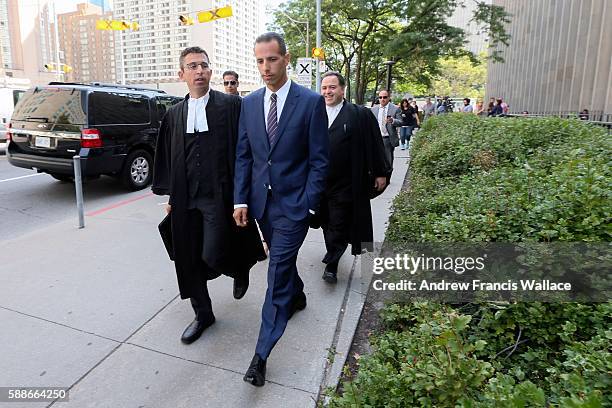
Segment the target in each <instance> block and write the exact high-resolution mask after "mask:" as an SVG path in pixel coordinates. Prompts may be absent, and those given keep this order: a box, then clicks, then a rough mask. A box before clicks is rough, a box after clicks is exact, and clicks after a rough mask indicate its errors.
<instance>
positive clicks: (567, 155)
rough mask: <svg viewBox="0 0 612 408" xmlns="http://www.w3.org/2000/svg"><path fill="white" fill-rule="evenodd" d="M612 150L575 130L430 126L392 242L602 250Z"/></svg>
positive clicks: (514, 123)
mask: <svg viewBox="0 0 612 408" xmlns="http://www.w3.org/2000/svg"><path fill="white" fill-rule="evenodd" d="M611 147H612V143H611V140H610V138H609V137H608V136H607V134H606V132H605V130H603V129H601V128H599V127H595V126H592V125H588V124H585V123H584V122H581V121H578V120H567V119H557V118H550V119H523V118H521V119H507V118H499V119H495V118H479V117H476V116H475V115H463V114H453V115H445V116H441V117H434V118H432V119H430V120H429V121H427V122H426V123H425V124H424V127H423V130H422V131H421V132H419V133H418V135H417V136H416V138H415V145H414V152H413V155H412V156H413V158H412V161H411V176H410V177H411V181H412V183H411V190H410V191H406V192H403V193H401V194H400V195H399V196H398V197H397V199H396V200H395V203H394V215H393V216H392V217H391V222H390V226H389V230H388V232H387V233H388V235H387V236H388V238H389V239H390V240H391V241H394V242H402V241H405V242H431V241H448V242H469V241H471V242H486V241H502V242H518V241H533V240H535V241H573V242H577V241H603V242H605V241H610V238H611V233H612V230H611V227H610V225H611V220H612V215H611V211H610V202H612V200H611V199H612V193H611V191H610V182H609V180H611V179H612V172H611V169H612V167H611V166H610V159H609V157H610V155H609V152H610V150H611Z"/></svg>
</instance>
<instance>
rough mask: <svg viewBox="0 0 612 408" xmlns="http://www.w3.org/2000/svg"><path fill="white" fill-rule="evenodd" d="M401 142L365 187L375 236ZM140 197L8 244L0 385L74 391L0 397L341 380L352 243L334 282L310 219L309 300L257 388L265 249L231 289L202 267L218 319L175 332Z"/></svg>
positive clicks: (186, 392)
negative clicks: (250, 376) (372, 190)
mask: <svg viewBox="0 0 612 408" xmlns="http://www.w3.org/2000/svg"><path fill="white" fill-rule="evenodd" d="M406 156H407V155H406V153H405V152H404V151H400V150H399V149H397V150H396V159H395V163H394V164H395V171H394V174H393V179H392V182H391V185H390V186H389V188H388V189H387V191H385V193H384V194H383V195H382V196H380V197H378V198H377V199H376V200H374V201H372V205H373V216H374V229H375V231H374V234H375V241H381V240H382V239H383V238H384V232H385V230H386V222H387V219H388V216H389V206H390V203H391V200H392V199H393V197H394V196H395V195H396V194H397V192H398V191H399V189H400V188H401V185H402V182H403V179H404V175H405V173H406V169H407V164H406ZM141 197H142V198H141V199H137V200H135V201H131V202H129V203H125V205H122V206H118V207H116V208H110V209H108V211H105V212H101V213H98V214H96V215H93V216H88V217H86V220H85V222H86V227H85V229H83V230H78V229H77V228H76V227H75V225H76V217H75V220H74V221H72V222H65V223H61V224H56V225H54V226H52V227H49V228H46V229H41V230H38V231H36V232H34V233H32V234H29V235H27V236H23V237H21V238H19V239H17V240H13V241H10V242H5V243H4V244H3V248H2V250H1V251H0V320H1V321H2V330H1V331H0V344H1V345H2V352H1V353H0V367H1V369H0V387H2V386H15V387H43V386H47V387H49V386H55V387H59V386H62V387H70V399H69V401H68V402H57V403H54V404H53V403H51V404H50V403H44V402H38V403H22V404H21V403H2V402H0V407H4V406H7V407H10V408H17V407H28V408H29V407H45V406H54V407H64V406H66V407H78V408H82V407H113V408H114V407H134V408H136V407H143V408H144V407H160V408H161V407H164V408H165V407H177V408H178V407H287V406H291V407H314V406H315V404H316V400H317V398H318V396H319V393H320V392H321V391H322V390H324V389H325V388H326V387H328V386H333V385H335V384H336V383H337V381H338V378H339V375H340V374H341V369H342V365H343V364H344V361H345V359H346V357H347V353H348V350H349V348H350V344H351V341H352V338H353V334H354V332H355V328H356V326H357V322H358V320H359V315H360V313H361V308H362V306H363V302H364V300H365V294H366V292H367V285H368V284H369V276H362V274H361V272H360V270H359V262H358V261H355V262H354V258H353V257H352V256H350V253H349V252H350V250H349V251H347V253H346V254H345V255H344V257H343V258H342V260H341V263H340V267H339V277H338V284H337V285H335V286H331V285H329V284H326V283H325V282H324V281H323V280H322V279H321V274H322V271H323V266H324V265H323V264H322V263H321V259H322V257H323V255H324V244H323V237H322V233H321V230H310V232H309V234H308V236H307V238H306V242H305V243H304V245H303V246H302V249H301V251H300V255H299V257H298V269H299V271H300V276H301V277H302V279H303V280H304V283H305V292H306V296H307V298H308V307H307V308H306V309H305V310H304V311H301V312H298V313H297V314H296V315H295V316H294V317H293V318H292V319H291V322H290V323H289V325H288V326H287V330H286V331H285V334H284V336H283V337H282V338H281V340H280V341H279V343H278V344H277V346H276V347H275V349H274V350H273V351H272V354H271V355H270V359H269V361H268V367H267V370H268V371H267V375H266V378H267V380H268V382H267V384H266V386H265V387H261V388H256V387H253V386H252V385H249V384H247V383H245V382H243V381H242V376H243V375H244V372H245V370H246V368H247V367H248V364H249V362H250V359H251V357H252V355H253V352H254V348H255V343H256V341H257V334H258V330H259V324H260V314H261V305H262V303H263V299H264V293H265V289H266V271H267V263H266V262H262V263H259V264H258V265H256V266H255V267H254V268H253V270H252V271H251V285H250V287H249V291H248V292H247V294H246V296H245V297H244V298H243V299H241V300H239V301H236V300H234V299H233V297H232V281H231V279H229V278H224V277H221V278H219V279H216V280H214V281H211V282H210V283H209V288H210V289H209V290H210V293H211V298H212V301H213V308H214V311H215V316H216V317H217V322H216V323H215V324H214V325H213V326H212V327H210V328H209V329H207V330H206V331H205V332H204V334H203V335H202V337H201V338H200V339H199V340H198V341H196V342H195V343H193V344H191V345H184V344H182V343H181V342H180V335H181V333H182V331H183V329H184V328H185V327H186V325H187V324H188V323H189V322H190V321H191V320H192V319H193V311H192V310H191V307H190V305H189V302H187V301H181V300H180V298H179V297H178V289H177V286H176V278H175V274H174V267H173V265H172V263H171V262H170V261H169V260H168V257H167V255H166V252H165V250H164V248H163V245H162V243H161V240H160V238H159V235H158V234H157V224H158V223H159V221H160V220H161V218H162V212H163V207H162V206H160V205H159V204H160V203H162V202H163V201H164V199H163V198H162V197H156V196H153V195H149V194H147V193H146V191H145V192H143V194H142V196H141ZM86 204H87V203H86ZM86 210H87V211H92V210H97V209H91V208H86ZM351 271H353V272H351ZM349 278H350V279H349Z"/></svg>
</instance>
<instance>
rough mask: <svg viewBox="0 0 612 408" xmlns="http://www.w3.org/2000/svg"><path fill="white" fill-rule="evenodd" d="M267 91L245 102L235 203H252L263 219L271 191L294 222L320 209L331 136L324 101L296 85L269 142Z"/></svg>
mask: <svg viewBox="0 0 612 408" xmlns="http://www.w3.org/2000/svg"><path fill="white" fill-rule="evenodd" d="M264 93H265V88H262V89H258V90H257V91H255V92H253V93H251V94H250V95H248V96H247V97H245V98H244V99H243V100H242V107H241V110H240V123H239V127H238V143H237V145H236V164H235V166H236V167H235V173H234V174H235V176H234V204H247V205H248V207H249V214H250V215H252V216H254V217H255V218H257V219H261V218H262V217H263V214H264V210H265V208H266V200H267V199H268V188H269V187H271V188H272V193H273V194H274V195H275V196H276V197H279V199H280V206H281V208H282V210H283V212H284V213H285V214H286V215H287V217H289V218H290V219H292V220H294V221H300V220H304V219H305V218H306V217H307V216H308V210H309V209H311V210H315V211H316V210H317V209H318V207H319V200H320V197H321V193H322V192H323V190H324V189H325V180H326V176H327V164H328V154H329V153H328V152H329V136H328V133H327V112H326V111H325V103H324V101H323V97H321V96H320V95H318V94H316V93H314V92H312V91H311V90H309V89H306V88H304V87H302V86H300V85H297V84H295V83H293V82H292V83H291V87H290V89H289V93H288V95H287V100H286V101H285V105H284V107H283V111H282V112H281V116H280V120H279V122H278V135H277V137H276V141H275V142H274V144H273V145H272V146H270V143H269V142H268V134H267V132H266V122H265V120H264V106H263V105H264Z"/></svg>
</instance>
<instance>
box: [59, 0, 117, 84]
mask: <svg viewBox="0 0 612 408" xmlns="http://www.w3.org/2000/svg"><path fill="white" fill-rule="evenodd" d="M110 18H111V13H110V12H107V13H105V14H102V9H101V8H100V7H98V6H95V5H93V4H90V3H82V4H78V5H77V11H74V12H70V13H64V14H60V15H58V17H57V20H58V26H59V39H60V41H59V42H60V44H61V50H62V51H63V54H64V58H65V63H66V64H67V65H68V66H70V67H71V68H72V71H71V72H69V73H67V74H66V79H67V80H68V81H78V82H92V81H97V82H115V81H116V72H115V42H114V32H113V31H104V30H96V21H98V20H101V19H110Z"/></svg>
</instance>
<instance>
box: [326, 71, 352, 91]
mask: <svg viewBox="0 0 612 408" xmlns="http://www.w3.org/2000/svg"><path fill="white" fill-rule="evenodd" d="M330 76H335V77H336V78H338V83H339V84H340V86H341V87H343V88H344V87H345V86H346V80H345V79H344V77H343V76H342V74H340V73H339V72H338V71H327V72H326V73H324V74H323V75H322V76H321V80H323V78H327V77H330Z"/></svg>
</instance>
